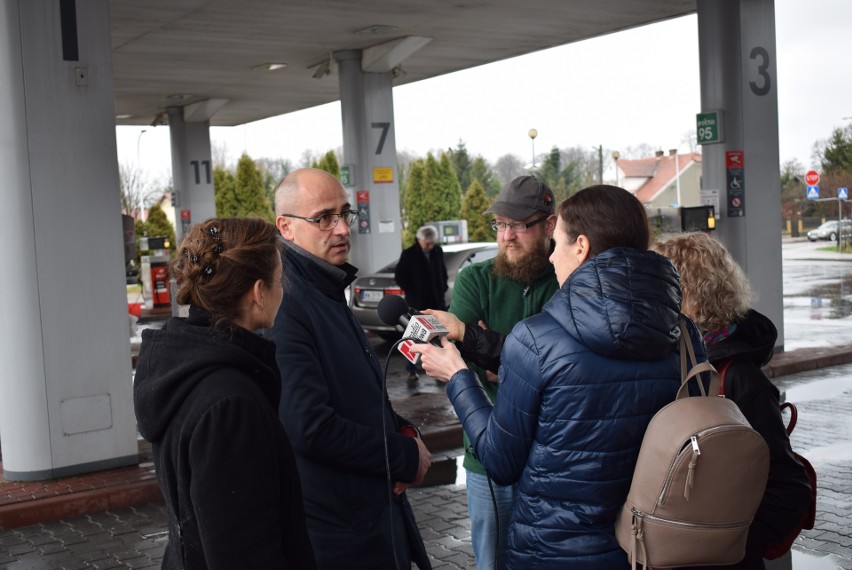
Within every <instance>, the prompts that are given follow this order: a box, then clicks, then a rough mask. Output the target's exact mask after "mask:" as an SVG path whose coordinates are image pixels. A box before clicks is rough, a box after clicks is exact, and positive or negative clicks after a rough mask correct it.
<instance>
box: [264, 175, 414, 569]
mask: <svg viewBox="0 0 852 570" xmlns="http://www.w3.org/2000/svg"><path fill="white" fill-rule="evenodd" d="M275 212H276V214H277V218H276V221H275V222H276V225H277V226H278V230H279V231H280V232H281V235H282V237H283V238H284V254H283V255H284V300H283V302H282V303H281V308H280V309H279V311H278V316H277V318H276V319H275V325H274V326H273V329H272V339H273V340H274V341H275V344H276V356H277V361H278V367H279V369H280V371H281V403H280V406H279V416H280V418H281V422H282V423H283V424H284V428H285V429H286V430H287V435H288V436H289V437H290V441H291V442H292V443H293V448H294V450H295V452H296V458H297V461H298V466H299V474H300V478H301V481H302V491H303V495H304V500H305V513H306V516H307V525H308V532H309V534H310V537H311V542H312V543H313V545H314V551H315V554H316V558H317V564H318V566H319V568H321V569H322V568H334V569H336V568H364V569H374V568H406V569H408V568H410V567H411V563H412V562H415V563H416V564H417V565H418V567H420V568H430V564H429V559H428V556H427V554H426V548H425V546H424V544H423V540H422V538H421V537H420V532H419V530H418V528H417V523H416V521H415V520H414V513H413V511H412V510H411V506H410V505H409V503H408V499H407V498H406V495H405V489H406V488H407V487H408V485H410V484H412V483H419V482H420V481H422V480H423V477H424V475H425V474H426V471H427V470H428V468H429V466H430V464H431V455H430V454H429V451H428V450H427V449H426V446H425V445H423V442H422V440H421V439H420V438H419V434H418V432H417V429H416V428H415V427H414V426H413V425H411V424H410V422H408V421H406V420H404V419H403V418H402V417H400V416H399V415H397V414H396V412H394V410H393V409H392V408H391V406H390V401H389V400H388V397H387V394H386V392H385V391H384V383H383V381H382V370H381V367H380V365H379V362H378V360H377V359H376V356H375V355H374V353H373V349H372V346H371V345H370V341H369V340H367V337H366V336H365V334H364V332H363V330H362V329H361V326H360V325H359V324H358V321H357V320H356V319H355V317H354V316H353V315H352V313H351V311H350V310H349V307H348V305H347V303H346V298H345V296H344V291H345V289H346V287H347V286H348V285H349V284H350V283H351V282H352V281H353V280H354V279H355V274H356V272H357V269H356V268H355V267H353V266H352V265H350V264H348V263H347V262H346V258H347V256H348V255H349V249H350V245H351V244H350V239H349V238H350V229H349V226H350V225H351V224H353V223H354V222H355V220H356V219H357V217H358V213H357V212H356V211H355V210H353V209H352V206H351V204H350V203H349V200H348V198H347V197H346V192H345V191H344V189H343V186H342V185H341V184H340V182H339V181H338V180H337V179H336V178H334V177H333V176H331V175H330V174H328V173H327V172H325V171H323V170H318V169H313V168H304V169H300V170H296V171H293V172H291V173H290V174H288V175H287V177H286V178H284V180H283V181H282V182H281V184H280V185H279V186H278V189H277V190H276V191H275ZM270 468H271V469H275V468H277V466H275V465H270ZM271 500H274V499H273V498H271Z"/></svg>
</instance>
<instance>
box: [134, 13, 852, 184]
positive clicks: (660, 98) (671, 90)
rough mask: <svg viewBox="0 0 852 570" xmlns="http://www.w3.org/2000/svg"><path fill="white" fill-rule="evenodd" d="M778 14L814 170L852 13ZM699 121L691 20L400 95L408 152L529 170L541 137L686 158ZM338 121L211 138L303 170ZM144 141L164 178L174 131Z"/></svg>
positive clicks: (288, 119) (335, 113) (790, 100)
mask: <svg viewBox="0 0 852 570" xmlns="http://www.w3.org/2000/svg"><path fill="white" fill-rule="evenodd" d="M775 11H776V40H777V62H778V70H777V76H778V77H777V80H778V107H779V137H780V158H781V161H782V162H783V161H786V160H788V159H798V160H799V161H800V162H801V163H802V164H803V165H804V166H805V167H810V166H815V165H812V164H811V162H812V161H811V154H812V150H813V145H814V143H815V142H816V141H818V140H820V139H825V138H827V137H828V136H829V135H830V133H831V131H832V129H834V128H836V127H840V126H843V125H846V124H849V121H850V120H852V63H850V62H849V58H848V54H849V52H850V45H849V43H850V31H852V0H809V1H807V2H804V1H802V0H775ZM424 49H428V46H427V47H426V48H424ZM404 67H405V64H404V63H403V68H404ZM324 80H326V81H336V78H335V77H328V78H326V79H324ZM700 111H701V105H700V91H699V76H698V32H697V17H696V16H694V15H693V16H687V17H684V18H678V19H676V20H670V21H666V22H662V23H659V24H654V25H651V26H645V27H643V28H638V29H634V30H629V31H626V32H621V33H617V34H611V35H608V36H604V37H601V38H595V39H591V40H587V41H584V42H579V43H574V44H570V45H567V46H562V47H558V48H553V49H549V50H544V51H541V52H537V53H534V54H530V55H526V56H521V57H517V58H513V59H510V60H506V61H502V62H497V63H493V64H489V65H484V66H481V67H478V68H475V69H470V70H466V71H460V72H457V73H452V74H448V75H444V76H442V77H436V78H433V79H428V80H425V81H420V82H418V83H414V84H409V85H404V86H401V87H396V88H394V116H395V120H396V143H397V150H400V151H402V150H407V151H410V152H412V153H415V154H418V155H425V154H426V152H428V151H430V150H432V151H434V150H439V149H446V148H448V147H454V146H456V145H457V143H458V141H459V139H461V140H463V141H464V142H465V144H466V146H467V149H468V152H470V153H471V154H473V155H476V154H481V155H483V156H484V157H485V158H486V159H488V160H489V161H492V162H493V161H494V160H496V159H497V158H499V157H500V156H502V155H504V154H507V153H512V154H516V155H518V156H519V157H520V158H521V159H523V160H525V161H527V162H529V161H531V159H532V141H531V140H530V138H529V136H528V134H527V133H528V132H529V130H530V129H531V128H535V129H537V130H538V137H537V138H536V139H535V152H536V154H541V153H545V152H547V151H549V150H550V149H551V148H552V147H553V146H554V145H555V146H558V147H560V148H566V147H573V146H578V145H579V146H587V147H589V148H590V149H591V148H592V147H597V146H598V145H603V147H604V148H605V149H612V150H619V149H625V148H627V147H629V146H636V145H640V144H643V143H644V144H648V145H651V146H652V147H654V148H661V149H663V150H668V149H671V148H675V147H678V148H680V150H681V152H686V151H687V150H688V146H687V145H686V144H685V143H684V142H683V141H684V139H685V136H686V135H687V133H689V132H690V131H694V130H695V114H696V113H698V112H700ZM340 121H341V119H340V105H339V103H331V104H327V105H322V106H319V107H315V108H312V109H307V110H304V111H299V112H296V113H291V114H288V115H282V116H280V117H275V118H271V119H266V120H263V121H257V122H255V123H250V124H247V125H242V126H237V127H213V128H211V140H212V142H213V144H214V145H217V144H224V145H225V146H226V147H227V150H228V153H229V155H230V157H231V159H232V160H233V161H236V159H237V158H238V157H239V155H240V154H241V153H242V152H244V151H245V152H247V153H248V154H249V155H250V156H251V157H252V158H261V157H268V158H279V157H280V158H286V159H289V160H291V161H292V162H293V164H294V165H298V164H299V161H300V159H301V157H302V154H303V151H304V150H306V149H309V150H312V151H315V152H316V153H325V152H326V151H328V150H330V149H335V148H338V147H340V146H341V145H342V132H341V126H340ZM141 130H142V127H118V128H117V134H118V155H119V160H120V161H122V162H131V163H132V162H135V161H136V159H137V151H138V157H139V159H140V161H141V163H142V164H143V166H144V168H145V169H146V170H148V171H149V173H150V174H151V176H152V177H155V178H160V179H162V178H165V177H167V173H168V171H169V170H170V169H171V159H170V157H169V154H168V148H169V138H168V127H158V128H152V127H146V132H145V134H144V135H142V136H140V135H139V133H140V131H141ZM137 145H138V148H137Z"/></svg>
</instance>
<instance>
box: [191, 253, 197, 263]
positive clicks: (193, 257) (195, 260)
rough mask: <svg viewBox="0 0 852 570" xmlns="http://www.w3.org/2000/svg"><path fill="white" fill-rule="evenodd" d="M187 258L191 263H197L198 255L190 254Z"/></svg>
mask: <svg viewBox="0 0 852 570" xmlns="http://www.w3.org/2000/svg"><path fill="white" fill-rule="evenodd" d="M189 260H190V261H191V262H192V263H195V264H197V263H198V256H197V255H193V256H191V257H190V258H189Z"/></svg>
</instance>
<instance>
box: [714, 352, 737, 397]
mask: <svg viewBox="0 0 852 570" xmlns="http://www.w3.org/2000/svg"><path fill="white" fill-rule="evenodd" d="M732 362H733V360H726V361H725V362H723V363H722V365H721V366H720V367H719V368H718V369H717V370H718V371H719V395H720V396H724V395H725V373H726V372H727V371H728V368H730V367H731V363H732Z"/></svg>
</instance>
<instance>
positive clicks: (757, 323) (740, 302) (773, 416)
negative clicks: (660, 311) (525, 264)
mask: <svg viewBox="0 0 852 570" xmlns="http://www.w3.org/2000/svg"><path fill="white" fill-rule="evenodd" d="M654 249H655V250H656V251H658V252H659V253H661V254H663V255H665V256H666V257H668V258H669V259H670V260H671V261H672V263H673V264H674V266H675V268H677V270H678V272H679V273H680V283H681V289H682V291H683V303H682V311H683V313H684V314H685V315H686V316H688V317H690V318H691V319H692V320H693V321H695V324H696V325H698V328H699V329H701V332H702V333H703V335H704V341H705V343H706V344H707V357H708V359H709V360H710V362H711V363H712V364H713V365H714V366H715V367H716V368H717V369H719V370H721V369H723V368H724V367H727V371H726V373H725V396H726V397H727V398H730V399H731V400H733V401H734V403H736V404H737V406H739V408H740V410H741V411H742V412H743V415H744V416H745V417H746V419H747V420H748V421H749V423H751V425H752V427H753V428H754V429H755V430H757V432H758V433H760V435H762V436H763V438H764V439H765V440H766V443H767V445H769V458H770V467H769V480H768V482H767V484H766V491H765V493H764V496H763V500H762V502H761V504H760V507H759V508H758V511H757V514H756V515H755V518H754V521H753V522H752V524H751V527H750V528H749V534H748V542H747V544H746V555H745V558H743V560H742V561H741V562H740V563H739V564H735V565H733V566H720V567H718V568H720V569H721V568H726V569H740V570H743V569H748V570H754V569H763V568H764V563H763V553H764V552H765V550H766V547H767V545H769V544H773V543H779V542H783V540H784V539H785V538H786V537H787V536H788V535H789V534H790V532H791V531H793V530H794V529H795V528H796V526H797V525H798V523H799V521H800V520H801V518H802V514H803V513H804V511H805V510H806V509H807V507H808V505H809V504H810V496H811V495H810V493H811V489H810V483H809V481H808V477H807V474H806V472H805V470H804V467H802V465H801V464H800V463H799V462H798V461H797V460H796V458H795V457H794V456H793V450H792V449H791V448H790V440H789V438H788V437H787V432H786V431H785V427H784V422H783V419H782V417H781V411H780V408H779V403H780V394H779V392H778V388H776V387H775V386H774V385H773V384H772V382H771V381H770V380H769V378H767V377H766V375H765V374H764V373H763V371H762V370H761V367H762V366H763V365H765V364H766V363H767V362H769V360H770V359H771V358H772V350H773V347H774V346H775V340H776V338H777V337H778V331H777V330H776V329H775V325H773V324H772V321H770V320H769V319H768V318H766V317H765V316H764V315H762V314H760V313H758V312H757V311H755V310H754V309H752V308H751V301H752V294H751V289H750V287H749V283H748V280H747V279H746V276H745V275H744V274H743V271H742V269H741V268H740V266H739V265H737V262H736V261H734V259H733V258H732V257H731V255H730V254H729V253H728V251H727V250H726V249H725V246H723V245H722V244H721V243H720V242H718V241H716V240H714V239H713V238H711V237H709V236H708V235H706V234H704V233H700V232H696V233H687V234H679V235H675V236H673V237H670V238H668V239H666V240H665V241H663V242H660V243H658V244H656V245H655V247H654ZM724 486H725V484H724V481H721V482H720V483H719V489H720V492H723V491H724Z"/></svg>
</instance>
